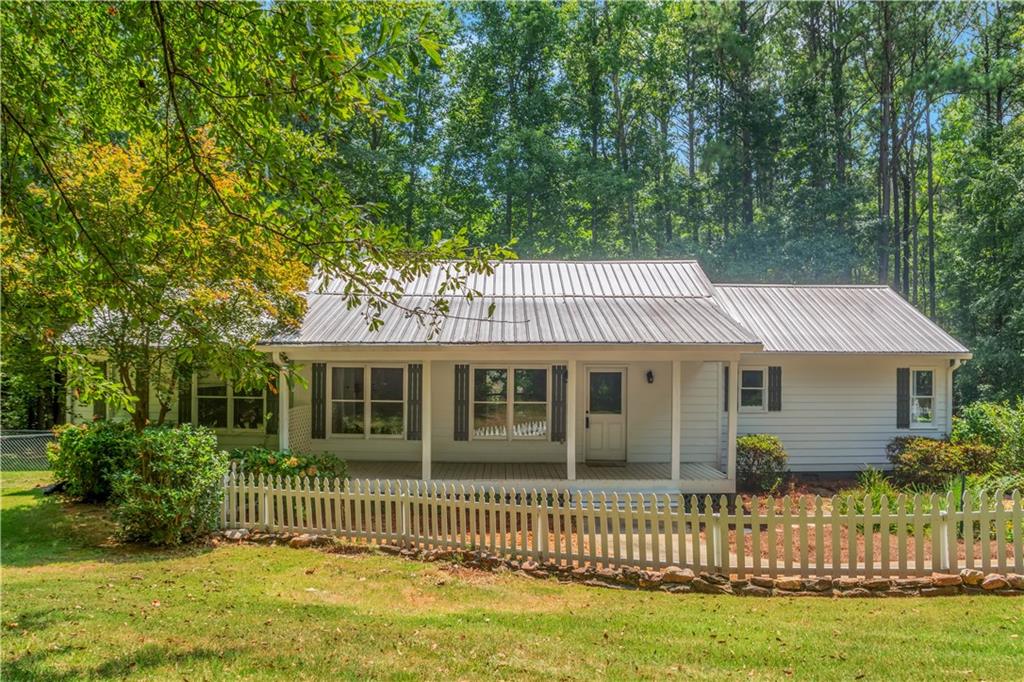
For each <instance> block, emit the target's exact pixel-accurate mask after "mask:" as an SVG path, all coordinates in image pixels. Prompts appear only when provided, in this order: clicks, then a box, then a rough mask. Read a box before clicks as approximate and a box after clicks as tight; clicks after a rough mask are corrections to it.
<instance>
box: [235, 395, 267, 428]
mask: <svg viewBox="0 0 1024 682" xmlns="http://www.w3.org/2000/svg"><path fill="white" fill-rule="evenodd" d="M262 425H263V398H235V428H236V429H258V428H259V427H261V426H262Z"/></svg>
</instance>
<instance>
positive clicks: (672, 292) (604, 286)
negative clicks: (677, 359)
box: [310, 260, 712, 298]
mask: <svg viewBox="0 0 1024 682" xmlns="http://www.w3.org/2000/svg"><path fill="white" fill-rule="evenodd" d="M451 274H458V267H457V266H456V265H454V264H451V263H448V264H439V265H437V266H435V267H433V268H431V271H430V273H429V274H427V275H425V276H423V277H418V278H416V279H413V280H412V281H411V282H408V283H407V284H404V285H403V286H402V287H401V293H402V294H403V295H405V296H430V297H434V296H436V295H437V292H438V291H439V289H440V286H441V284H443V283H444V282H445V281H446V279H447V278H448V277H449V275H451ZM396 276H397V275H396V274H395V273H391V272H389V273H388V277H389V278H394V277H396ZM310 288H311V289H312V290H315V289H316V286H315V285H311V287H310ZM385 288H388V287H385ZM344 289H345V283H344V282H343V281H341V280H334V281H331V282H328V283H327V286H326V287H325V288H324V291H325V292H328V293H344ZM466 289H467V290H468V291H473V292H475V293H477V294H479V295H481V296H582V297H586V298H596V297H604V296H638V297H639V296H642V297H645V298H647V297H651V296H671V297H694V296H711V289H712V285H711V282H710V281H709V280H708V277H707V275H706V274H704V270H702V269H701V267H700V265H698V264H697V262H696V261H692V260H657V261H543V260H532V261H531V260H512V261H502V262H500V263H497V264H495V266H494V272H493V273H491V274H489V275H484V274H471V275H468V276H466Z"/></svg>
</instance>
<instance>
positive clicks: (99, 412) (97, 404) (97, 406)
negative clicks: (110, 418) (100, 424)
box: [92, 361, 110, 421]
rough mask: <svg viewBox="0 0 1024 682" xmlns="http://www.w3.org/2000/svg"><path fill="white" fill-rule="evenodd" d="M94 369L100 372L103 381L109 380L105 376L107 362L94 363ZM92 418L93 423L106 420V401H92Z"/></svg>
mask: <svg viewBox="0 0 1024 682" xmlns="http://www.w3.org/2000/svg"><path fill="white" fill-rule="evenodd" d="M96 367H98V368H99V370H100V372H102V373H103V378H104V379H109V378H110V377H108V376H107V362H106V361H103V362H97V363H96ZM92 418H93V421H95V420H97V419H106V418H107V403H106V401H103V400H94V401H93V403H92Z"/></svg>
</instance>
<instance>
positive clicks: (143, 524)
mask: <svg viewBox="0 0 1024 682" xmlns="http://www.w3.org/2000/svg"><path fill="white" fill-rule="evenodd" d="M226 472H227V453H225V452H223V451H221V450H218V449H217V437H216V435H215V434H214V432H213V431H212V430H211V429H207V428H204V427H198V428H197V427H193V426H187V425H186V426H180V427H176V428H173V429H171V428H152V429H146V430H145V431H143V432H142V434H141V435H140V436H139V457H138V459H137V460H136V462H135V465H134V466H133V467H132V468H131V470H129V471H127V472H125V473H123V474H122V475H121V476H119V477H117V479H116V480H115V481H114V497H115V502H116V505H115V507H114V512H113V514H114V519H115V520H116V521H117V522H118V524H120V533H121V535H122V537H124V538H125V539H127V540H131V541H134V542H148V543H151V544H155V545H177V544H180V543H182V542H187V541H189V540H191V539H193V538H196V537H199V536H201V535H203V534H205V533H208V532H209V531H211V530H213V529H214V528H216V526H217V518H218V515H219V513H220V508H221V502H222V492H221V491H222V488H221V482H222V480H223V476H224V474H225V473H226Z"/></svg>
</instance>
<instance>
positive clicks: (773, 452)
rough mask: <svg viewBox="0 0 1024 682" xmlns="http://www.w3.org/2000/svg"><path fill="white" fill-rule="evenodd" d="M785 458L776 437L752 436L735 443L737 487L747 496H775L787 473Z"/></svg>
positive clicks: (739, 439)
mask: <svg viewBox="0 0 1024 682" xmlns="http://www.w3.org/2000/svg"><path fill="white" fill-rule="evenodd" d="M788 459H789V457H788V455H787V454H786V451H785V449H784V448H783V447H782V441H780V440H779V439H778V437H777V436H772V435H768V434H751V435H748V436H740V437H739V438H737V439H736V485H737V488H738V489H739V490H742V491H748V492H767V493H774V492H775V491H776V490H778V488H779V485H781V483H782V481H783V479H784V478H785V476H786V474H787V473H788V471H789V469H788V467H787V462H788Z"/></svg>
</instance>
